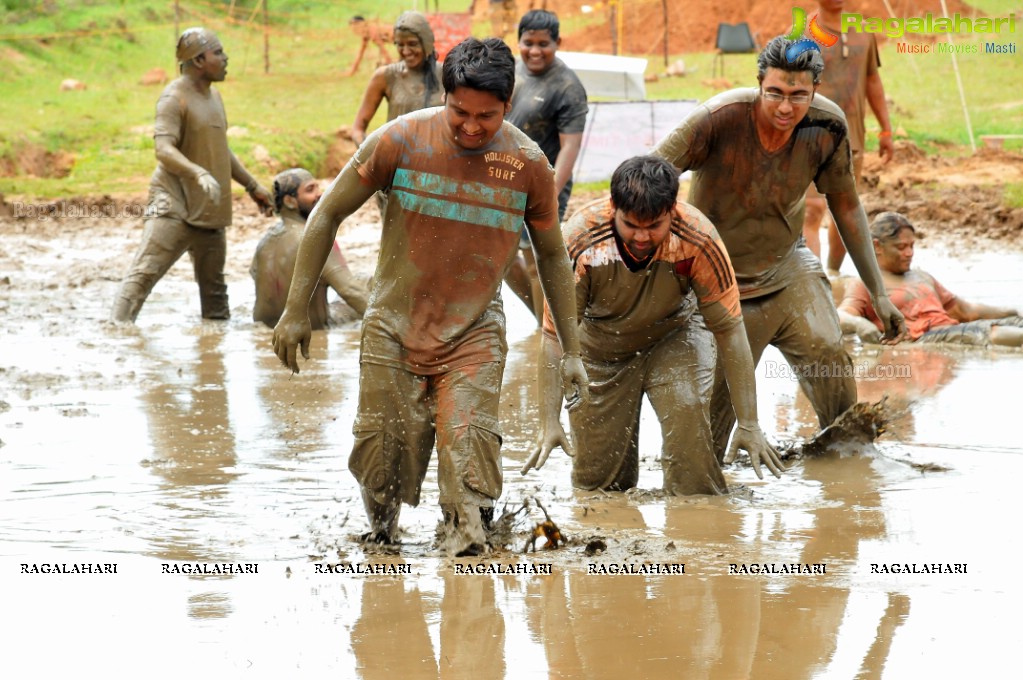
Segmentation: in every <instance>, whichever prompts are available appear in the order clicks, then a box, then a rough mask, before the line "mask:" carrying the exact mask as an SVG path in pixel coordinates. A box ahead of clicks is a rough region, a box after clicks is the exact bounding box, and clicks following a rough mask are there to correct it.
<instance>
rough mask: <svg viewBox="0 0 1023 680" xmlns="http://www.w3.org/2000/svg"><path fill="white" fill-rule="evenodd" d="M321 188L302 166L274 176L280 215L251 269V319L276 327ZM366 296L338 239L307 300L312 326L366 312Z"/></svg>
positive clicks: (325, 324)
mask: <svg viewBox="0 0 1023 680" xmlns="http://www.w3.org/2000/svg"><path fill="white" fill-rule="evenodd" d="M322 193H323V192H322V190H321V189H320V183H319V182H317V181H316V178H315V177H313V175H312V173H310V172H309V171H308V170H304V169H302V168H291V169H290V170H285V171H284V172H282V173H280V174H278V175H277V177H275V178H274V207H275V208H276V210H277V214H278V215H280V218H281V219H280V221H279V222H277V224H275V225H273V226H272V227H270V229H269V230H267V232H266V233H265V234H263V238H262V239H260V241H259V245H257V246H256V253H255V255H253V256H252V266H251V267H250V268H249V273H250V274H251V275H252V280H253V281H254V282H255V284H256V303H255V305H254V306H253V308H252V320H253V321H257V322H263V323H265V324H266V325H267V326H270V327H271V328H273V327H274V326H275V325H277V322H278V321H279V320H280V318H281V314H282V313H283V312H284V303H285V301H286V300H287V298H288V290H289V289H290V288H291V276H292V274H293V273H294V271H295V256H296V254H297V253H298V244H299V243H300V242H301V241H302V232H303V231H305V223H306V220H307V219H308V218H309V214H310V213H311V212H312V210H313V207H314V206H315V205H316V202H317V201H319V200H320V195H321V194H322ZM328 287H330V288H333V289H334V291H335V292H337V294H338V295H339V296H341V299H342V300H344V302H345V304H344V305H343V309H332V308H331V306H330V305H329V304H328V303H327V288H328ZM367 296H368V293H367V291H366V288H365V286H364V285H363V284H362V283H361V282H359V281H358V280H356V278H355V276H354V275H353V274H352V271H351V270H350V269H349V268H348V262H346V261H345V256H344V255H343V254H342V253H341V247H340V246H338V244H337V242H336V241H335V243H334V245H333V246H332V247H331V250H330V254H328V255H327V263H326V264H325V265H324V266H323V272H322V274H321V277H320V281H319V283H318V284H317V286H316V290H315V291H313V296H312V298H311V299H310V300H309V322H310V324H311V325H312V329H313V330H314V331H315V330H321V329H323V328H326V327H327V326H330V325H338V324H340V323H344V322H345V321H350V320H355V319H360V318H362V315H363V314H364V313H365V312H366V298H367Z"/></svg>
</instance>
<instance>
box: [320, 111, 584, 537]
mask: <svg viewBox="0 0 1023 680" xmlns="http://www.w3.org/2000/svg"><path fill="white" fill-rule="evenodd" d="M449 134H450V132H449V131H448V126H447V123H446V122H445V119H444V110H443V109H426V110H423V111H418V112H415V113H411V114H409V115H407V116H403V117H400V118H398V119H397V120H395V121H393V122H392V123H389V124H388V125H386V126H384V127H382V128H381V129H379V130H377V131H376V132H375V133H373V134H372V135H370V137H368V138H367V139H366V142H365V143H364V144H363V145H362V146H361V147H360V148H359V150H358V152H357V153H356V155H355V157H353V159H352V160H351V162H350V164H349V166H348V167H346V168H345V169H344V170H343V171H342V172H341V174H340V175H339V176H338V179H337V180H335V183H336V184H338V186H337V187H331V189H330V190H328V193H327V195H326V196H325V199H324V200H328V201H329V200H331V199H330V197H331V195H332V194H336V195H339V196H346V195H348V194H352V195H355V196H356V197H358V196H359V195H360V194H363V195H364V194H365V193H366V192H367V191H375V190H379V189H388V193H389V199H388V201H387V211H386V214H385V219H384V224H383V232H382V235H381V246H380V257H379V260H378V264H377V271H376V275H375V277H374V281H373V291H372V294H371V295H370V303H369V307H368V309H367V311H366V315H365V319H364V323H363V329H362V346H361V375H360V380H359V408H358V414H357V418H356V422H355V425H354V433H355V445H354V448H353V450H352V454H351V457H350V459H349V469H350V470H351V471H352V473H353V474H354V475H355V477H356V479H357V480H358V481H359V484H360V485H361V486H362V493H363V499H364V502H365V505H366V509H367V513H368V514H369V518H370V523H371V526H372V531H373V533H376V534H383V536H381V538H383V537H388V538H391V537H393V536H394V533H395V529H396V527H397V520H398V513H399V509H400V504H401V503H403V502H404V503H407V504H409V505H417V504H418V503H419V499H420V492H421V487H422V484H423V480H424V478H425V475H426V471H427V466H428V463H429V461H430V457H431V454H432V450H433V447H434V445H435V444H436V448H437V455H438V467H437V475H438V483H439V487H440V504H441V507H442V509H443V510H444V513H445V517H446V519H448V520H449V523H450V524H453V525H454V526H455V527H457V528H458V531H459V533H460V534H461V535H460V536H459V537H458V539H459V540H462V541H463V543H466V544H472V543H478V544H481V545H482V544H485V542H486V539H485V535H484V533H483V528H482V522H481V512H480V509H481V508H489V507H492V506H493V503H494V500H495V499H497V498H498V497H499V496H500V495H501V485H502V471H501V460H500V445H501V437H500V432H499V428H498V406H499V397H500V390H501V379H502V373H503V370H504V360H505V355H506V353H507V344H506V342H505V317H504V311H503V306H502V302H501V297H500V287H501V282H502V280H503V277H504V273H505V271H506V270H507V267H508V265H509V263H510V262H511V259H512V258H513V257H514V255H515V254H516V249H517V245H518V232H519V229H520V227H521V225H522V223H523V220H525V223H526V225H527V227H528V228H529V229H531V230H532V233H533V235H534V238H536V237H537V235H538V234H539V235H540V236H541V237H544V238H543V239H542V240H543V241H544V242H545V243H546V244H553V245H554V246H556V247H557V248H559V249H562V250H561V252H562V253H563V252H564V251H563V245H562V244H561V241H560V235H559V234H558V232H557V230H556V228H557V201H556V197H555V196H554V178H553V173H552V171H551V169H550V166H549V165H548V163H547V160H546V158H544V156H543V154H542V153H541V152H540V150H539V148H537V146H536V145H535V144H534V143H533V142H532V141H530V140H529V139H528V138H527V137H526V136H525V135H524V134H523V133H522V132H520V131H519V130H517V129H516V128H515V127H514V126H512V125H511V124H510V123H507V122H505V123H503V126H502V128H501V129H500V132H499V134H497V135H496V136H495V137H494V139H493V140H492V141H491V142H490V143H489V144H488V145H487V146H486V148H483V149H480V150H479V151H469V150H466V149H462V148H459V147H457V146H454V145H452V143H451V141H450V140H449V139H448V137H447V136H446V135H449ZM410 147H415V148H418V149H427V150H431V151H430V152H429V153H427V152H422V153H408V149H409V148H410ZM485 178H496V179H489V180H488V179H485ZM321 202H322V201H321ZM360 204H361V203H360ZM356 207H358V206H357V205H354V203H353V205H348V204H347V203H346V204H345V205H344V206H343V210H341V213H342V214H349V210H352V211H354V208H356ZM541 231H543V232H548V233H549V235H548V236H545V235H544V234H542V233H540V232H541ZM544 249H545V250H544V252H545V254H547V252H546V251H547V250H549V249H550V248H549V246H548V245H545V246H544ZM548 255H549V254H548ZM562 257H564V255H563V254H562ZM564 263H565V264H564V266H565V272H564V273H565V274H566V281H565V290H566V292H567V284H568V280H567V273H568V272H567V259H566V260H564ZM565 298H566V299H567V295H566V296H565ZM451 520H453V521H451Z"/></svg>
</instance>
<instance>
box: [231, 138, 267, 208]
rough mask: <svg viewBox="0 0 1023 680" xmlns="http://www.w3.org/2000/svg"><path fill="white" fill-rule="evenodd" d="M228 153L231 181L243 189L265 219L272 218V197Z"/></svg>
mask: <svg viewBox="0 0 1023 680" xmlns="http://www.w3.org/2000/svg"><path fill="white" fill-rule="evenodd" d="M228 153H230V154H231V179H233V180H234V181H235V182H238V184H241V185H242V186H243V187H245V191H246V193H248V195H249V197H250V198H252V200H253V201H255V202H256V205H257V206H259V210H260V212H262V213H263V214H264V215H265V216H267V217H270V216H272V215H273V214H274V199H273V196H271V195H270V192H269V191H267V189H266V187H264V186H263V185H262V184H260V183H259V182H258V181H257V180H256V178H255V177H253V176H252V175H251V174H249V171H248V170H246V169H245V166H244V165H242V162H241V161H240V160H238V157H237V156H235V155H234V152H233V151H229V152H228Z"/></svg>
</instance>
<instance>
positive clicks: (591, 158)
mask: <svg viewBox="0 0 1023 680" xmlns="http://www.w3.org/2000/svg"><path fill="white" fill-rule="evenodd" d="M559 54H560V52H559ZM698 104H699V102H698V101H696V100H695V99H673V100H664V101H636V102H592V101H591V102H590V103H589V109H590V111H589V113H588V114H587V116H586V130H585V131H584V132H583V143H582V149H580V151H579V157H578V158H577V159H576V163H575V170H574V172H573V174H572V176H573V179H574V181H576V182H602V181H605V180H608V179H611V173H612V172H614V169H615V168H617V167H618V165H619V164H620V163H621V162H622V161H624V160H625V159H626V158H630V157H632V156H639V155H642V154H645V153H649V152H650V150H651V149H652V148H653V146H654V145H655V144H656V143H657V142H659V141H660V140H661V138H662V137H664V136H665V135H667V134H668V133H669V132H671V131H672V130H674V129H675V126H676V125H678V124H679V122H680V121H681V120H682V119H683V118H685V116H686V115H687V114H688V113H689V112H690V111H692V110H693V109H695V108H696V106H697V105H698Z"/></svg>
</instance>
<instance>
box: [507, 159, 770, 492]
mask: <svg viewBox="0 0 1023 680" xmlns="http://www.w3.org/2000/svg"><path fill="white" fill-rule="evenodd" d="M678 189H679V182H678V171H677V170H675V168H674V167H672V165H671V164H670V163H668V162H667V161H665V160H663V159H660V158H656V157H654V156H636V157H634V158H630V159H629V160H627V161H625V162H624V163H622V164H621V165H619V166H618V168H617V169H616V170H615V171H614V174H613V175H612V176H611V196H610V200H608V199H607V198H606V197H605V198H600V199H597V200H595V201H593V202H591V203H589V204H587V205H585V206H583V207H582V208H581V209H580V210H579V211H578V212H576V213H575V215H574V216H573V217H572V219H570V220H569V222H568V223H567V224H566V225H565V227H564V234H565V243H566V244H567V247H568V253H569V257H570V258H571V260H572V263H573V265H574V269H575V280H576V311H577V314H578V317H579V319H580V324H579V343H580V345H581V346H582V351H583V364H584V366H585V367H586V374H587V376H589V378H590V380H591V384H590V401H589V403H588V404H585V405H578V406H574V408H570V410H569V419H570V421H571V425H572V433H573V436H574V439H575V445H576V450H575V452H574V460H573V465H572V483H573V484H574V485H575V486H577V487H579V488H583V489H606V490H611V491H622V490H625V489H630V488H632V487H635V486H636V484H637V482H638V480H639V413H640V400H641V399H642V398H643V395H644V394H645V395H646V396H647V398H648V399H649V400H650V403H651V405H652V406H653V408H654V411H655V412H656V414H657V418H658V420H659V421H660V423H661V431H662V434H663V437H664V445H663V451H662V456H661V460H662V465H663V468H664V489H665V490H666V491H667V492H669V493H672V494H677V495H686V494H723V493H726V492H727V490H728V487H727V484H726V483H725V479H724V475H723V474H722V473H721V466H720V465H719V463H718V460H717V458H716V457H715V455H714V442H713V438H712V436H711V424H710V410H709V405H710V395H711V388H712V386H713V382H714V365H715V353H714V345H715V342H716V344H717V349H718V352H720V354H721V356H722V361H721V363H722V366H723V367H724V371H725V378H726V379H727V380H728V384H729V386H730V387H731V388H732V389H731V394H732V398H733V403H734V405H735V412H736V413H737V414H738V419H739V427H738V428H737V429H736V432H735V436H734V437H733V439H732V445H731V448H730V449H729V452H728V455H727V456H726V458H725V461H726V462H730V461H731V460H732V459H734V457H735V455H736V452H737V451H738V449H740V448H741V449H744V450H746V451H748V452H749V454H750V459H751V461H752V463H753V469H754V470H755V471H756V473H757V476H758V477H760V478H761V479H763V473H762V472H761V470H760V463H761V461H763V463H764V464H765V465H766V466H767V468H768V469H769V470H771V472H773V473H774V474H775V476H780V473H781V470H782V469H783V468H782V464H781V461H780V459H779V458H778V454H777V452H776V451H775V450H774V449H773V448H772V447H771V445H770V444H768V443H767V441H766V440H765V438H764V434H763V433H762V432H761V430H760V425H759V424H758V422H757V398H756V380H755V378H754V374H753V359H752V357H751V356H750V350H749V344H748V343H747V341H746V332H745V330H744V329H743V322H742V314H741V311H740V306H739V290H738V288H737V287H736V284H735V276H734V273H733V271H732V265H731V263H730V262H729V261H728V254H727V253H726V252H725V248H724V245H723V244H722V243H721V239H720V238H718V235H717V232H716V231H715V230H714V226H713V225H712V224H711V223H710V222H709V221H708V220H707V218H706V217H704V216H703V214H701V213H700V211H698V210H696V209H695V208H693V207H692V206H691V205H689V204H687V203H684V202H682V201H678ZM690 291H692V292H693V293H695V298H696V304H695V305H694V304H693V300H692V298H691V296H690V295H689V293H690ZM697 306H698V307H699V314H696V313H695V312H696V309H694V308H695V307H697ZM708 329H709V330H708ZM560 357H561V351H560V348H559V347H558V343H557V339H556V338H555V337H554V329H553V327H552V326H551V325H550V323H549V319H545V324H544V335H543V338H542V340H541V359H540V362H539V366H540V378H539V385H540V403H541V418H540V428H541V430H540V437H539V440H538V442H537V446H536V448H535V449H534V451H533V453H532V455H531V456H530V457H529V459H528V460H527V461H526V464H525V465H524V466H523V468H522V472H523V473H525V472H527V471H528V470H529V468H530V467H536V468H540V467H542V466H543V464H544V462H546V460H547V457H548V456H549V455H550V452H551V450H552V448H553V447H554V446H561V447H562V448H563V449H564V450H565V451H566V452H567V453H569V454H572V453H573V451H572V446H571V442H570V441H569V440H568V438H567V437H566V436H565V432H564V430H563V429H562V427H561V422H560V420H559V415H560V411H561V393H560V391H559V390H557V389H555V386H556V385H557V378H558V376H557V371H556V368H557V365H558V361H559V359H560Z"/></svg>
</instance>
